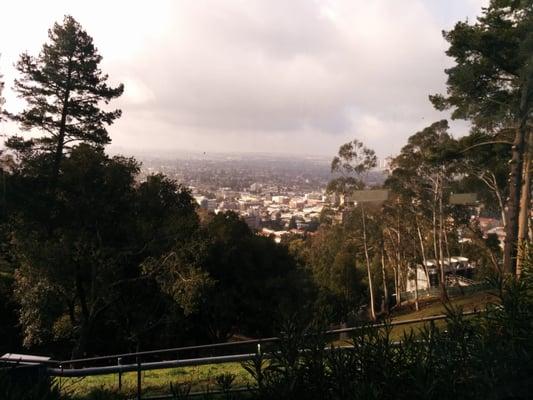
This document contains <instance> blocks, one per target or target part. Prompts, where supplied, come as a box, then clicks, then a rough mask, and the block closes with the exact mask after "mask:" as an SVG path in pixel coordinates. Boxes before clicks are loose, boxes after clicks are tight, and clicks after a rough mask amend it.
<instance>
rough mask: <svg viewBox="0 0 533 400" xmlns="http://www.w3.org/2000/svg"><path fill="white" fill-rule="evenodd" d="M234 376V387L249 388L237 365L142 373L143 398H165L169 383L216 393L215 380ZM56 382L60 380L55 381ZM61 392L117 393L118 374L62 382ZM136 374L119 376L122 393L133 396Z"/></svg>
mask: <svg viewBox="0 0 533 400" xmlns="http://www.w3.org/2000/svg"><path fill="white" fill-rule="evenodd" d="M228 373H231V374H234V375H235V376H236V378H235V381H234V387H245V386H246V385H247V384H252V381H251V380H250V378H249V375H248V373H247V372H246V371H245V370H244V369H243V368H242V366H241V365H240V363H226V364H212V365H202V366H196V367H183V368H171V369H160V370H153V371H143V372H141V379H142V380H141V382H142V391H143V395H145V396H149V395H158V394H168V393H169V392H170V390H169V388H170V383H172V384H174V385H176V384H190V385H191V391H193V392H194V391H207V390H218V389H219V388H218V387H217V385H216V381H215V377H216V376H217V375H220V374H228ZM58 382H59V379H58ZM60 383H61V391H62V393H64V394H69V395H73V396H84V395H86V394H88V393H90V391H91V390H96V389H107V390H118V374H110V375H100V376H88V377H85V378H62V379H61V381H60ZM136 388H137V373H136V372H128V373H124V374H122V392H123V393H125V394H134V393H136Z"/></svg>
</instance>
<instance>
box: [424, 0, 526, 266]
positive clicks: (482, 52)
mask: <svg viewBox="0 0 533 400" xmlns="http://www.w3.org/2000/svg"><path fill="white" fill-rule="evenodd" d="M444 38H445V39H446V40H447V41H448V42H449V43H450V47H449V49H448V50H447V51H446V54H447V55H448V56H450V57H452V58H453V59H454V61H455V62H456V64H455V65H454V66H453V67H451V68H448V69H446V74H447V75H448V81H447V93H446V95H435V96H430V99H431V101H432V102H433V104H434V105H435V107H436V108H437V109H439V110H443V109H451V110H452V111H453V113H452V118H454V119H456V118H460V119H468V120H470V121H471V122H472V123H473V125H474V126H475V127H476V129H478V130H482V131H486V132H487V134H489V135H492V136H493V137H494V139H497V141H501V139H502V138H503V139H507V138H508V136H509V135H512V134H514V140H513V143H512V158H511V160H510V176H509V199H508V202H507V215H506V220H507V225H506V238H505V251H504V270H505V271H507V272H512V271H515V269H518V268H516V264H517V259H519V258H520V257H517V250H518V248H519V247H520V246H517V243H519V242H521V241H523V239H525V238H524V237H523V236H524V234H525V233H526V232H527V231H528V229H527V226H528V218H527V216H528V215H529V210H530V189H529V181H530V180H531V174H530V170H531V168H530V163H531V148H533V135H531V134H530V131H531V122H532V115H533V3H532V2H531V0H491V1H490V4H489V6H488V7H486V8H484V9H483V13H482V15H481V16H480V17H479V18H478V20H477V22H475V23H473V24H472V23H469V22H468V21H467V22H458V23H457V24H456V25H455V27H454V28H453V29H452V30H451V31H449V32H444ZM519 214H521V215H522V217H521V218H520V219H522V223H520V221H519ZM520 226H522V232H523V233H522V234H521V233H520ZM521 236H522V238H520V237H521Z"/></svg>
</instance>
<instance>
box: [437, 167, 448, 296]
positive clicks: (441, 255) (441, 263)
mask: <svg viewBox="0 0 533 400" xmlns="http://www.w3.org/2000/svg"><path fill="white" fill-rule="evenodd" d="M441 178H442V177H440V178H439V186H438V187H439V266H440V279H441V282H440V286H441V289H442V301H448V293H446V280H445V273H444V252H443V246H442V236H443V214H444V211H443V204H442V203H443V202H442V197H443V184H442V179H441Z"/></svg>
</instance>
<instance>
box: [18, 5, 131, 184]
mask: <svg viewBox="0 0 533 400" xmlns="http://www.w3.org/2000/svg"><path fill="white" fill-rule="evenodd" d="M48 37H49V41H48V43H45V44H44V45H43V47H42V50H41V52H40V53H39V55H38V56H37V57H33V56H30V55H29V54H27V53H23V54H22V55H21V56H20V59H19V61H18V63H17V64H16V69H17V70H18V71H19V73H20V74H21V78H20V79H17V80H15V87H14V89H15V91H16V92H17V93H18V94H19V96H20V97H22V98H23V99H24V100H26V103H27V106H26V108H25V109H24V110H23V111H22V112H20V113H19V114H16V115H11V118H12V119H14V120H15V121H17V122H19V123H20V125H21V127H22V128H23V129H24V130H28V131H29V130H32V131H35V130H37V131H40V132H42V133H44V136H41V137H39V138H38V139H30V140H28V141H24V140H22V138H20V137H13V138H11V139H10V140H9V141H8V143H7V145H8V146H9V147H12V148H15V149H17V148H21V147H22V148H25V149H28V147H29V148H31V149H33V150H35V151H38V152H45V153H46V154H47V155H49V156H50V161H51V171H50V173H51V179H52V187H54V186H55V183H56V181H57V178H58V176H59V173H60V169H61V162H62V159H63V158H64V154H65V152H66V150H68V149H69V148H70V147H71V145H72V144H74V143H80V142H84V143H87V144H91V145H94V146H97V147H99V146H103V145H105V144H108V143H109V142H110V141H111V139H110V138H109V134H108V132H107V129H106V126H108V125H111V124H112V123H113V122H114V120H115V119H117V118H119V117H120V115H121V111H120V110H113V111H104V110H102V109H101V108H100V105H101V103H102V102H103V103H105V104H107V103H109V101H110V100H112V99H114V98H117V97H119V96H120V95H121V94H122V93H123V91H124V86H123V85H122V84H120V85H118V86H117V87H111V86H108V84H107V79H108V75H106V74H103V73H102V71H101V70H100V68H99V64H100V62H101V61H102V56H100V55H99V54H98V51H97V49H96V47H95V46H94V45H93V39H92V38H91V37H90V36H89V35H88V34H87V32H85V31H84V30H83V29H82V27H81V25H80V24H79V23H78V22H77V21H76V20H75V19H74V18H73V17H71V16H65V18H64V20H63V23H62V24H59V23H56V24H54V27H53V28H52V29H50V30H49V32H48Z"/></svg>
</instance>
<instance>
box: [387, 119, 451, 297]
mask: <svg viewBox="0 0 533 400" xmlns="http://www.w3.org/2000/svg"><path fill="white" fill-rule="evenodd" d="M456 153H457V144H456V142H455V141H454V140H453V138H452V137H451V136H450V135H449V133H448V122H447V121H446V120H441V121H437V122H435V123H433V124H431V125H430V126H428V127H426V128H424V129H423V130H421V131H419V132H417V133H415V134H414V135H412V136H411V137H409V139H408V143H407V145H406V146H404V147H403V148H402V150H401V152H400V154H399V155H398V156H397V157H395V158H394V160H393V162H392V167H393V171H392V174H391V177H390V178H389V179H388V180H387V182H386V185H387V186H389V187H391V188H393V190H395V192H396V193H397V194H398V195H399V199H404V200H406V202H407V203H408V206H410V208H412V212H413V215H414V216H415V217H417V218H416V219H415V222H416V224H418V226H417V228H416V231H417V236H419V238H420V249H421V250H420V251H421V253H422V258H425V248H424V246H423V240H422V238H421V235H418V229H419V228H420V220H419V218H418V216H417V214H418V213H417V211H416V210H415V205H416V208H418V212H424V211H425V213H426V215H427V218H429V219H430V221H431V226H432V241H431V243H432V247H433V255H434V257H435V260H436V261H437V265H438V266H439V269H440V278H441V279H440V281H441V282H440V284H441V289H442V296H443V298H444V299H445V298H446V297H447V295H446V288H445V276H444V253H445V249H446V248H447V242H448V241H447V231H448V229H447V224H446V221H447V218H446V214H447V213H446V211H447V210H446V207H445V204H444V200H445V197H446V195H447V193H448V192H449V185H450V180H451V177H452V174H453V173H454V172H455V170H456V165H455V163H454V162H452V161H453V157H452V155H453V156H455V155H456Z"/></svg>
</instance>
